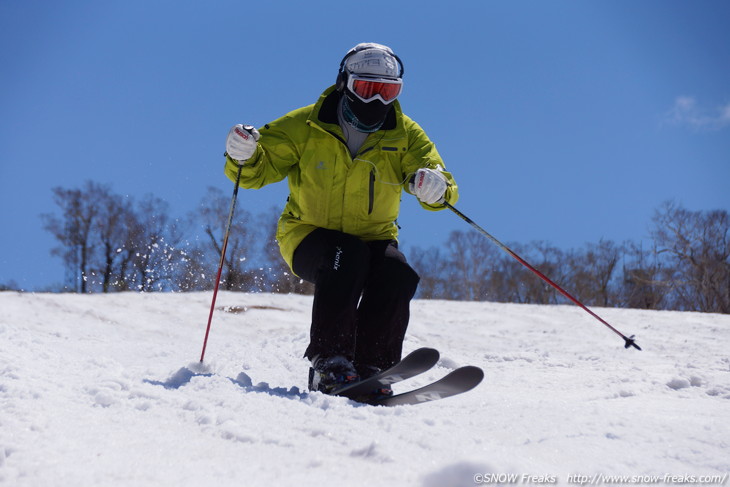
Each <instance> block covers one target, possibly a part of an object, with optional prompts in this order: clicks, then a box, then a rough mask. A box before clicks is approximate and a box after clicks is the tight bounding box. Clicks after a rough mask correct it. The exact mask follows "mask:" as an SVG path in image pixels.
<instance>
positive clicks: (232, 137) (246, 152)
mask: <svg viewBox="0 0 730 487" xmlns="http://www.w3.org/2000/svg"><path fill="white" fill-rule="evenodd" d="M259 137H261V134H259V131H258V130H256V127H253V126H252V125H241V124H240V123H239V124H237V125H234V126H233V128H232V129H231V131H230V132H228V138H227V139H226V152H228V155H229V156H231V159H233V160H234V161H237V162H243V161H247V160H248V159H250V158H251V156H252V155H253V153H254V152H255V151H256V144H257V143H258V140H259Z"/></svg>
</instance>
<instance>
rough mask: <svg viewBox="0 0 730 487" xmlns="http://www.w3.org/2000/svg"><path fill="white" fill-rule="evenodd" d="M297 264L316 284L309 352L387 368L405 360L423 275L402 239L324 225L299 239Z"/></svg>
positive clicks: (296, 270)
mask: <svg viewBox="0 0 730 487" xmlns="http://www.w3.org/2000/svg"><path fill="white" fill-rule="evenodd" d="M292 267H293V271H294V273H295V274H297V275H298V276H299V277H301V278H302V279H305V280H307V281H309V282H312V283H314V285H315V288H314V303H313V307H312V326H311V330H310V343H309V347H307V350H306V352H305V354H304V355H305V357H307V358H309V359H312V358H314V357H315V356H317V355H321V356H324V357H327V356H332V355H344V356H346V357H347V358H349V359H350V360H352V361H353V362H354V363H355V364H356V365H358V366H375V367H379V368H381V369H383V368H387V367H390V366H391V365H393V364H394V363H396V362H398V361H399V360H400V358H401V353H402V348H403V339H404V338H405V334H406V328H407V327H408V320H409V318H410V301H411V299H412V298H413V295H414V294H415V293H416V288H417V287H418V281H419V277H418V274H416V272H415V271H414V270H413V269H412V268H411V266H409V265H408V263H407V262H406V258H405V256H404V255H403V253H402V252H400V251H399V250H398V246H397V242H395V241H394V240H377V241H372V242H364V241H362V240H360V239H359V238H357V237H355V236H352V235H348V234H346V233H342V232H338V231H335V230H327V229H324V228H318V229H316V230H314V231H313V232H312V233H310V234H309V235H308V236H307V237H306V238H305V239H304V240H303V241H302V243H301V244H299V246H298V247H297V249H296V251H295V252H294V259H293V266H292Z"/></svg>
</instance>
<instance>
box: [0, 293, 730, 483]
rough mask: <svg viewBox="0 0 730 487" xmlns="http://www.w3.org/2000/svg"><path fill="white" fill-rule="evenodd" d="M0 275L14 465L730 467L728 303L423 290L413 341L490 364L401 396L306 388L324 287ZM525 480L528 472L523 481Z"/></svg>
mask: <svg viewBox="0 0 730 487" xmlns="http://www.w3.org/2000/svg"><path fill="white" fill-rule="evenodd" d="M210 299H211V294H210V293H191V294H132V293H123V294H110V295H73V294H30V293H27V294H26V293H14V292H2V293H0V484H1V485H13V486H15V485H17V486H68V485H74V486H102V485H104V486H129V485H134V486H156V487H157V486H176V487H177V486H243V485H246V486H259V485H260V486H271V485H302V486H330V485H332V486H335V485H336V486H340V485H343V486H344V485H347V486H360V485H362V486H365V485H368V486H370V485H398V486H422V487H436V486H438V487H444V486H470V485H476V482H475V475H477V474H489V473H494V474H519V475H520V476H522V475H534V476H538V475H546V476H552V477H554V478H555V480H556V483H557V484H559V485H568V482H567V480H568V475H571V474H572V475H575V474H581V475H590V476H593V475H597V474H607V475H661V476H663V475H666V474H669V475H726V474H727V473H728V472H729V471H730V448H728V447H729V446H730V445H729V443H730V359H729V358H728V355H729V354H728V344H730V316H727V315H714V314H700V313H681V312H657V311H638V310H619V309H597V310H596V311H598V313H599V314H600V315H601V316H602V317H604V318H605V319H607V320H608V321H609V322H610V323H612V324H613V325H614V326H616V327H617V328H618V329H619V330H621V331H623V332H624V333H626V334H627V335H630V334H636V336H637V343H638V344H639V345H640V346H641V347H642V348H643V349H644V351H642V352H639V351H637V350H626V349H624V348H623V341H622V340H621V339H620V338H619V337H617V336H615V335H613V333H612V332H610V330H608V329H606V328H605V327H603V325H601V324H600V323H598V322H597V321H595V320H594V319H593V318H591V317H590V316H589V315H587V314H586V313H585V312H584V311H582V310H580V309H579V308H576V307H573V306H533V305H515V304H494V303H486V302H449V301H414V302H413V304H412V320H411V327H410V329H409V333H408V335H407V338H406V342H405V349H404V352H409V351H411V350H413V349H415V348H418V347H422V346H430V347H434V348H437V349H439V350H440V351H441V355H442V358H441V360H440V362H439V364H438V365H437V367H436V368H434V369H433V370H431V371H429V372H428V373H426V374H423V375H422V376H419V377H417V378H414V379H411V380H410V381H408V382H406V383H404V384H403V385H397V386H396V388H395V389H396V393H397V392H399V391H404V390H406V389H408V388H410V387H409V386H412V387H416V386H420V385H423V384H425V383H427V382H429V381H431V380H434V379H437V378H439V377H441V376H443V375H444V374H445V373H447V372H448V371H449V370H451V369H453V368H455V367H457V366H460V365H467V364H472V365H477V366H479V367H481V368H483V369H484V371H485V373H486V378H485V380H484V382H483V383H482V384H481V385H479V386H478V387H477V388H476V389H474V390H473V391H471V392H468V393H466V394H463V395H461V396H457V397H453V398H449V399H445V400H442V401H437V402H434V403H430V404H423V405H418V406H405V407H395V408H383V407H372V406H364V405H359V404H356V403H354V402H352V401H349V400H347V399H344V398H338V397H328V396H325V395H322V394H319V393H308V392H307V391H306V376H307V367H308V363H307V361H306V360H305V359H303V358H302V353H303V350H304V348H305V347H306V344H307V342H308V332H309V330H308V328H309V326H308V324H309V316H310V306H311V297H307V296H297V295H270V294H243V293H226V292H222V293H221V294H220V295H219V297H218V303H217V306H216V307H217V308H218V309H217V310H216V313H215V315H214V318H213V325H212V330H211V335H210V340H209V343H208V349H207V351H206V360H205V363H204V364H200V363H199V362H198V358H199V355H200V348H201V346H202V340H203V336H204V332H205V324H206V321H207V316H208V315H207V314H208V309H209V307H210ZM519 483H522V484H525V483H529V482H525V481H520V482H519Z"/></svg>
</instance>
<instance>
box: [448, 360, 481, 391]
mask: <svg viewBox="0 0 730 487" xmlns="http://www.w3.org/2000/svg"><path fill="white" fill-rule="evenodd" d="M451 374H458V375H460V376H461V377H463V378H464V379H465V380H468V381H469V382H470V383H471V384H473V385H472V387H476V386H478V385H479V383H480V382H481V381H482V380H484V371H483V370H482V369H480V368H479V367H477V366H475V365H465V366H464V367H459V368H458V369H456V370H455V371H453V372H452V373H451Z"/></svg>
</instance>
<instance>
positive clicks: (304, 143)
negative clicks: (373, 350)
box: [225, 86, 458, 267]
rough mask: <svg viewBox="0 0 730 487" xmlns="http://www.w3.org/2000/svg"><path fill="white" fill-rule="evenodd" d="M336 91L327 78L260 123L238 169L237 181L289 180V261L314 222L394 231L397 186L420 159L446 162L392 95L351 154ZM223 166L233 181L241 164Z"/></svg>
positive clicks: (284, 237) (451, 197)
mask: <svg viewBox="0 0 730 487" xmlns="http://www.w3.org/2000/svg"><path fill="white" fill-rule="evenodd" d="M339 98H340V96H339V93H338V92H336V91H335V87H334V86H331V87H330V88H328V89H327V90H325V92H324V93H322V95H321V96H320V98H319V100H318V101H317V103H315V104H314V105H309V106H306V107H303V108H299V109H297V110H294V111H292V112H290V113H287V114H286V115H284V116H283V117H281V118H279V119H278V120H275V121H273V122H271V123H269V124H267V125H264V126H263V127H262V128H261V129H260V132H261V138H260V139H259V142H258V147H257V148H256V152H254V155H253V156H252V157H251V158H250V159H249V160H248V161H246V162H245V163H244V165H243V168H242V170H241V179H240V186H241V187H242V188H248V189H258V188H261V187H262V186H265V185H267V184H271V183H275V182H278V181H281V180H282V179H284V178H288V180H289V198H288V199H287V203H286V207H285V208H284V212H283V213H282V215H281V218H279V225H278V229H277V233H276V239H277V241H278V242H279V248H280V250H281V254H282V256H283V257H284V260H286V262H287V264H289V267H291V265H292V258H293V256H294V250H296V248H297V246H298V245H299V244H300V243H301V241H302V240H303V239H304V237H306V236H307V235H308V234H309V233H310V232H311V231H312V230H314V229H315V228H317V227H321V228H327V229H331V230H339V231H341V232H344V233H348V234H350V235H355V236H357V237H359V238H361V239H362V240H365V241H370V240H391V239H397V237H398V226H397V224H396V219H397V218H398V212H399V210H400V200H401V192H402V191H403V190H405V191H407V192H409V190H408V182H409V179H410V178H411V176H412V175H413V174H414V173H415V172H416V170H417V169H419V168H422V167H428V168H431V169H439V168H441V169H443V168H444V163H443V161H442V160H441V157H440V156H439V154H438V152H437V151H436V146H435V145H434V144H433V142H431V140H429V138H428V136H427V135H426V133H425V132H424V131H423V129H422V128H421V127H420V126H419V125H418V124H417V123H416V122H414V121H413V120H411V119H410V118H409V117H407V116H406V115H404V114H403V112H402V111H401V108H400V104H399V103H398V101H397V100H396V101H394V102H393V105H394V106H393V110H391V111H390V112H389V115H388V117H387V118H386V121H385V123H384V124H383V126H382V127H381V128H380V130H378V131H377V132H374V133H372V134H370V135H369V136H368V138H367V139H366V140H365V143H364V144H363V145H362V147H361V149H360V151H359V152H358V154H357V155H356V156H355V157H352V156H351V155H350V151H349V150H348V148H347V144H346V143H345V140H344V135H343V133H342V130H341V129H340V126H339V124H338V123H337V104H338V103H339ZM225 173H226V176H228V177H229V178H230V179H231V180H232V181H236V175H237V174H238V164H237V163H236V162H235V161H233V160H232V159H231V158H230V157H226V167H225ZM443 174H444V176H445V177H446V178H447V180H448V182H449V184H450V185H449V187H448V189H447V191H446V201H448V202H449V203H451V204H455V203H456V200H457V199H458V191H457V187H456V184H455V183H454V179H453V177H452V176H451V174H450V173H448V172H444V173H443ZM421 205H422V206H423V207H424V208H426V209H428V210H440V209H443V208H444V207H443V206H442V205H439V204H435V205H432V206H431V205H426V204H424V203H421Z"/></svg>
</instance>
